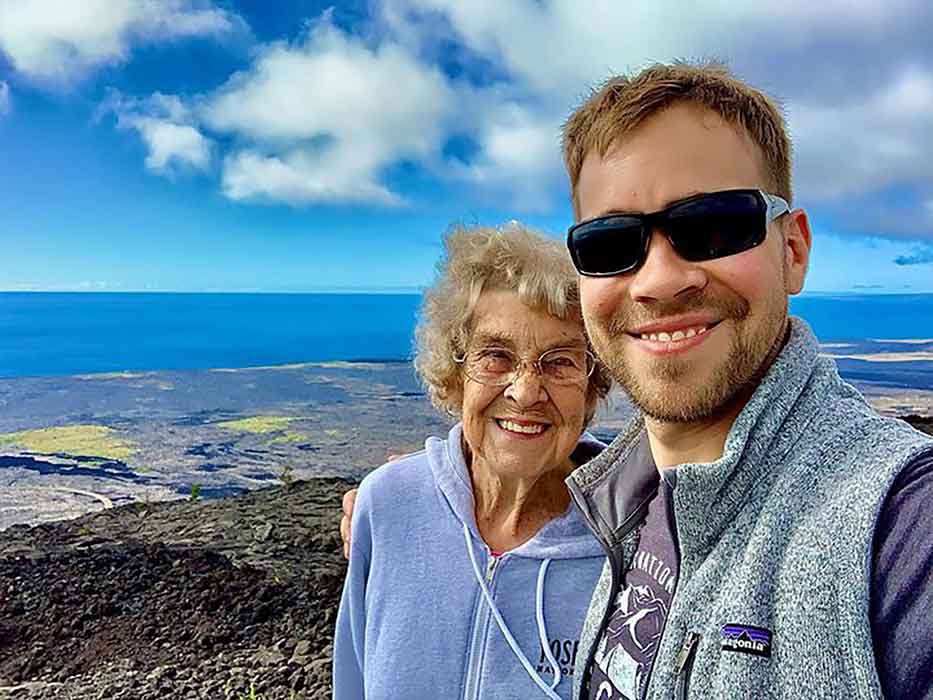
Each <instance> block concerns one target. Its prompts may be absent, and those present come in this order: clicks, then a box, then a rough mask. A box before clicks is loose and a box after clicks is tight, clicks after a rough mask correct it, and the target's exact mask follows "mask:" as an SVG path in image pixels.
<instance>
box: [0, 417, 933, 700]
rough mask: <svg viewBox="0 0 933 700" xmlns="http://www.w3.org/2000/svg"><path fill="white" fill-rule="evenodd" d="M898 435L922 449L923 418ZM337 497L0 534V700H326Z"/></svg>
mask: <svg viewBox="0 0 933 700" xmlns="http://www.w3.org/2000/svg"><path fill="white" fill-rule="evenodd" d="M908 420H909V421H910V422H911V423H913V424H914V425H915V426H917V427H918V428H920V429H921V430H925V431H926V432H929V433H931V434H933V417H920V416H910V417H908ZM351 483H352V482H350V481H346V480H343V479H337V478H320V479H312V480H309V481H298V482H289V481H288V480H286V482H285V483H284V484H283V485H281V486H279V487H276V488H271V489H266V490H261V491H254V492H251V493H248V494H245V495H240V496H237V497H233V498H227V499H222V500H212V501H205V500H187V501H174V502H162V503H144V502H138V503H134V504H129V505H125V506H121V507H117V508H112V509H108V510H104V511H101V512H96V513H91V514H88V515H85V516H83V517H81V518H78V519H75V520H68V521H62V522H57V523H46V524H41V525H37V526H32V527H30V526H25V525H18V526H14V527H11V528H9V529H8V530H6V531H4V532H2V533H0V699H5V698H21V699H30V700H32V699H37V698H42V699H45V698H68V699H71V700H104V699H106V700H111V699H112V700H120V699H125V700H130V699H132V700H150V699H160V698H172V699H187V698H191V699H199V700H200V699H205V700H206V699H210V700H257V699H261V700H281V699H289V700H291V699H297V698H327V697H329V696H330V656H331V653H332V643H333V626H334V620H335V616H336V610H337V606H338V604H339V599H340V592H341V587H342V581H343V576H344V571H345V564H344V561H343V558H342V555H341V547H340V538H339V533H338V524H339V512H340V498H341V496H342V494H343V493H344V492H345V491H346V489H347V488H348V487H349V486H350V484H351Z"/></svg>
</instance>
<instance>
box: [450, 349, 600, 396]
mask: <svg viewBox="0 0 933 700" xmlns="http://www.w3.org/2000/svg"><path fill="white" fill-rule="evenodd" d="M454 361H455V362H457V363H458V364H461V365H463V371H464V373H465V374H466V376H467V377H469V378H470V379H472V380H473V381H475V382H479V383H480V384H485V385H487V386H505V385H506V384H511V383H512V382H514V381H515V380H516V379H518V377H519V376H521V374H522V372H523V371H524V370H525V367H526V365H528V366H531V367H533V368H534V369H535V371H536V372H537V373H538V375H539V376H540V377H541V379H542V381H544V382H547V383H549V384H555V385H558V386H567V385H571V384H582V383H584V382H586V380H587V378H588V377H589V376H590V375H591V374H593V370H594V369H595V367H596V358H595V357H594V355H593V353H591V352H590V351H589V350H585V349H583V348H553V349H551V350H548V351H546V352H543V353H541V356H540V357H539V358H538V359H537V360H526V359H525V358H522V357H520V356H519V355H517V354H516V353H514V352H512V351H511V350H508V349H506V348H497V347H484V348H475V349H473V350H469V351H467V352H466V354H464V355H461V356H459V357H457V356H455V357H454Z"/></svg>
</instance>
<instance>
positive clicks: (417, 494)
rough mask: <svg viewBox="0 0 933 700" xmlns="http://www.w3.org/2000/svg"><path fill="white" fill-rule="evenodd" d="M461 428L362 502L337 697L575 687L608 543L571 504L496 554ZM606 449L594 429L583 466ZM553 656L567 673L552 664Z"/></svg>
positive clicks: (399, 697)
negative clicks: (584, 626)
mask: <svg viewBox="0 0 933 700" xmlns="http://www.w3.org/2000/svg"><path fill="white" fill-rule="evenodd" d="M461 435H462V427H461V426H460V424H457V425H456V426H454V427H453V429H451V431H450V434H449V435H448V437H447V439H446V440H441V439H439V438H428V440H427V442H426V443H425V449H424V451H423V452H418V453H416V454H414V455H410V456H408V457H406V458H404V459H401V460H398V461H396V462H391V463H389V464H387V465H385V466H383V467H380V468H379V469H376V470H375V471H373V472H372V473H370V474H369V475H368V476H367V477H366V478H365V479H364V480H363V483H362V485H361V486H360V491H359V495H358V497H357V500H356V506H355V508H354V513H353V538H352V544H351V549H350V567H349V571H348V573H347V579H346V582H345V584H344V589H343V599H342V600H341V603H340V611H339V613H338V615H337V631H336V638H335V640H334V698H335V700H360V699H362V698H366V700H420V699H422V698H423V699H424V700H428V699H430V700H435V699H436V698H443V699H444V700H452V699H457V700H493V699H494V700H511V699H515V700H519V699H521V700H534V699H535V698H542V699H544V698H551V699H552V700H555V699H556V698H564V699H566V698H569V697H570V691H571V685H572V677H573V665H574V657H575V655H576V651H577V647H578V645H579V639H580V629H581V622H582V620H583V618H584V616H585V614H586V609H587V606H588V604H589V601H590V596H591V595H592V592H593V588H594V586H595V584H596V580H597V579H598V578H599V574H600V571H601V569H602V567H603V563H604V562H605V554H604V552H603V549H602V547H601V545H600V544H599V543H598V542H597V541H596V539H595V538H594V537H593V535H592V534H591V533H590V531H589V530H588V529H587V527H586V525H585V524H584V521H583V518H582V517H581V515H580V513H579V511H577V509H576V507H574V506H572V505H571V506H570V507H569V508H568V510H567V511H566V512H565V513H564V514H563V515H561V516H560V517H558V518H555V519H554V520H552V521H551V522H549V523H548V524H547V525H545V526H544V527H543V528H541V530H539V531H538V533H537V534H536V535H535V536H534V537H533V538H532V539H530V540H529V541H528V542H525V543H524V544H523V545H521V546H520V547H518V548H516V549H514V550H511V551H509V552H506V553H505V554H502V555H501V556H499V557H494V556H492V554H491V552H490V549H489V547H487V546H486V544H485V543H484V542H483V540H482V539H481V538H480V535H479V531H478V529H477V526H476V521H475V519H474V517H473V511H474V501H473V491H472V487H471V485H470V484H471V481H470V476H469V473H468V471H467V467H466V463H465V461H464V456H463V452H462V449H461ZM602 448H603V445H602V443H600V442H598V441H596V440H595V439H593V438H591V437H590V436H588V435H584V436H583V438H581V441H580V443H578V445H577V448H576V450H575V452H574V454H573V459H574V461H575V462H576V463H577V464H580V463H582V462H585V461H586V460H588V459H590V458H591V457H592V456H594V455H595V454H596V453H598V452H599V451H600V450H601V449H602ZM555 667H556V675H555Z"/></svg>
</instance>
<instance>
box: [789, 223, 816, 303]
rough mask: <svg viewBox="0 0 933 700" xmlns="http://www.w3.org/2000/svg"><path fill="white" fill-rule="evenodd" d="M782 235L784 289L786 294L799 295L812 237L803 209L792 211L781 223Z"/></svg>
mask: <svg viewBox="0 0 933 700" xmlns="http://www.w3.org/2000/svg"><path fill="white" fill-rule="evenodd" d="M782 231H783V233H784V240H783V246H784V249H783V252H784V287H785V291H786V292H787V293H788V294H799V293H800V291H801V290H802V289H803V284H804V282H805V281H806V278H807V267H808V266H809V264H810V248H811V247H812V245H813V236H812V235H811V233H810V221H809V219H808V218H807V212H805V211H804V210H803V209H794V210H793V211H792V212H790V213H789V214H788V215H787V216H786V217H784V221H782Z"/></svg>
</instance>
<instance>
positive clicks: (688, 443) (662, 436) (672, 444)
mask: <svg viewBox="0 0 933 700" xmlns="http://www.w3.org/2000/svg"><path fill="white" fill-rule="evenodd" d="M741 410H742V405H738V406H736V407H734V408H731V409H730V410H729V411H728V412H725V413H722V414H719V415H717V416H716V417H714V418H710V419H708V420H703V421H695V422H692V423H666V422H662V421H656V420H653V419H651V418H646V419H645V426H646V427H647V429H648V443H649V445H650V446H651V455H652V456H653V457H654V463H655V464H656V465H657V467H658V469H667V468H669V467H676V466H677V465H679V464H686V463H689V462H700V463H703V462H714V461H716V460H717V459H719V458H720V457H722V451H723V448H724V447H725V444H726V437H727V436H728V435H729V430H731V429H732V423H733V422H734V421H735V418H736V416H738V415H739V413H740V412H741Z"/></svg>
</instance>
